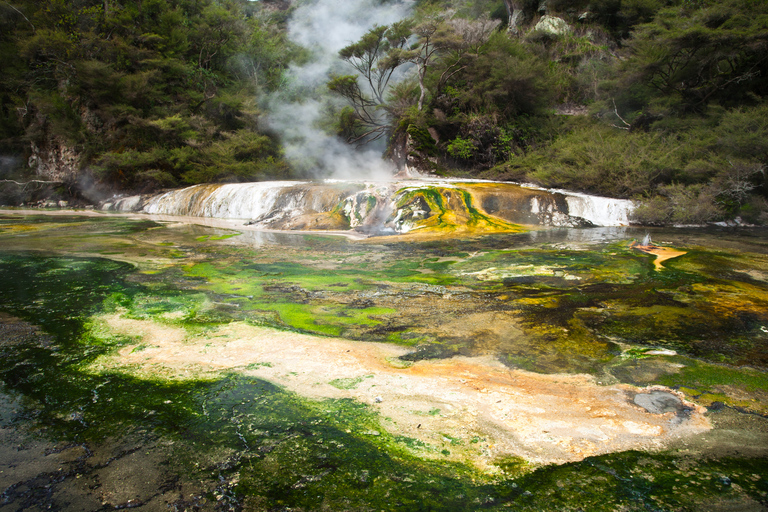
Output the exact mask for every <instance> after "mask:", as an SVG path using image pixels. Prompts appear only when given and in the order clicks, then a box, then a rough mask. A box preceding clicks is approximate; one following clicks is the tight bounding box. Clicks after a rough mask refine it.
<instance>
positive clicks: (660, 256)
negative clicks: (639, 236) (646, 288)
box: [630, 242, 687, 270]
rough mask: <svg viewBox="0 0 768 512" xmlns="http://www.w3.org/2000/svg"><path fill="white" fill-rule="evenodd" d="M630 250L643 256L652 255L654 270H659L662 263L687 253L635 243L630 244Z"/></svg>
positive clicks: (670, 248)
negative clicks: (653, 257)
mask: <svg viewBox="0 0 768 512" xmlns="http://www.w3.org/2000/svg"><path fill="white" fill-rule="evenodd" d="M630 247H631V248H633V249H635V250H637V251H640V252H644V253H645V254H652V255H653V256H656V259H655V260H653V265H654V267H655V269H656V270H661V269H662V268H664V267H663V265H662V263H664V262H665V261H667V260H671V259H672V258H677V257H678V256H682V255H684V254H686V253H687V251H681V250H679V249H674V248H672V247H659V246H658V245H642V244H639V243H637V242H632V244H631V245H630Z"/></svg>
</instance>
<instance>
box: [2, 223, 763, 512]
mask: <svg viewBox="0 0 768 512" xmlns="http://www.w3.org/2000/svg"><path fill="white" fill-rule="evenodd" d="M647 234H650V235H651V237H652V240H653V242H654V243H655V244H656V245H657V246H658V247H665V248H674V249H676V250H677V251H679V253H675V254H674V256H675V257H673V258H670V259H667V260H666V261H664V262H663V263H660V264H659V265H655V264H654V260H655V256H654V255H652V254H647V253H644V252H641V251H639V250H637V248H636V247H633V246H632V243H633V242H636V241H639V240H642V239H643V238H644V237H645V236H646V235H647ZM0 353H1V356H0V386H1V387H0V438H2V442H1V443H0V511H2V512H5V511H16V510H73V511H74V510H77V511H91V510H93V511H96V510H116V509H126V508H136V509H138V510H176V511H180V510H253V511H262V510H263V511H267V510H269V511H272V510H275V511H277V510H281V511H282V510H285V511H288V510H292V511H314V510H333V511H358V510H360V511H363V510H365V511H368V510H375V511H379V510H386V511H389V510H403V511H415V510H431V511H439V510H446V511H465V510H466V511H475V510H591V511H599V510H606V511H609V510H610V511H614V510H623V511H624V510H643V511H645V510H755V511H757V510H766V506H767V505H768V378H767V377H766V369H768V233H767V232H766V231H765V230H758V229H742V230H733V229H725V228H722V229H719V230H702V229H674V230H661V229H659V230H646V229H642V230H641V229H636V228H629V227H612V228H549V229H540V230H534V231H530V232H522V233H497V234H492V235H486V236H481V235H479V234H471V233H469V234H467V233H465V234H463V235H461V236H446V237H431V238H429V237H428V238H423V239H419V238H413V237H410V238H409V237H408V236H405V235H403V236H391V237H370V238H366V239H362V240H353V239H350V238H346V237H340V236H327V235H323V234H306V233H288V232H267V231H258V230H248V229H244V228H238V227H237V226H235V225H234V224H233V226H232V227H231V228H229V229H227V228H225V227H214V226H210V225H209V226H205V225H200V224H197V223H190V222H183V221H179V220H173V219H168V218H166V219H164V220H158V219H155V218H152V217H150V216H147V215H123V214H91V215H85V214H84V213H82V212H81V213H78V212H70V213H59V214H56V215H48V214H43V213H30V212H21V211H14V210H3V211H2V212H1V213H0Z"/></svg>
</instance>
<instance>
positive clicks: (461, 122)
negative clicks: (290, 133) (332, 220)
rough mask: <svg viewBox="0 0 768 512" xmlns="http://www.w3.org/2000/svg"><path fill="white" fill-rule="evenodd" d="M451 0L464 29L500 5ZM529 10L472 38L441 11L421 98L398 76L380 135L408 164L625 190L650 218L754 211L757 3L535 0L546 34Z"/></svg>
mask: <svg viewBox="0 0 768 512" xmlns="http://www.w3.org/2000/svg"><path fill="white" fill-rule="evenodd" d="M442 3H443V2H431V3H427V2H422V3H421V8H420V9H419V10H418V11H417V14H416V16H415V19H416V20H417V21H418V20H420V19H423V18H425V17H428V16H429V13H430V12H431V11H430V9H431V8H433V7H434V6H435V5H437V4H442ZM512 3H513V4H514V3H515V2H512ZM451 4H452V7H454V8H458V11H457V12H458V14H457V15H456V16H467V17H469V18H472V19H474V20H475V21H468V20H463V23H464V26H468V25H471V24H472V23H475V24H477V23H479V22H480V21H481V20H482V19H483V18H482V16H484V15H487V14H489V13H491V14H492V15H493V16H494V17H496V18H499V19H504V16H503V13H504V12H506V11H504V9H502V7H503V4H502V2H498V3H497V4H498V5H497V4H495V3H493V2H480V3H478V4H477V5H475V4H474V3H473V4H472V5H473V7H474V9H470V8H469V7H468V5H469V4H467V3H465V2H458V1H454V2H452V3H451ZM534 4H535V3H533V4H531V5H528V3H526V2H518V3H517V4H516V5H520V6H521V9H523V10H525V9H533V11H535V10H536V5H534ZM478 6H480V7H481V8H480V10H479V12H478V10H477V7H478ZM500 13H501V14H500ZM543 14H545V12H544V11H543V10H540V11H537V12H528V13H527V14H526V16H523V17H521V18H520V19H525V20H527V22H526V23H527V25H526V27H525V30H524V31H523V32H522V33H521V32H520V31H519V30H517V34H516V35H511V34H510V33H508V32H506V31H504V30H499V31H497V32H496V33H494V34H492V35H490V36H489V37H485V38H483V40H482V41H481V42H480V43H479V44H477V43H476V44H475V45H474V46H472V42H471V41H470V37H471V35H470V34H471V31H467V30H464V31H462V29H461V28H460V27H461V23H462V20H459V19H457V18H456V17H454V18H451V19H449V18H445V19H444V21H443V23H444V24H446V25H447V26H448V27H449V28H450V27H452V28H453V30H454V32H455V33H456V35H457V37H458V39H459V40H462V39H463V43H460V44H454V45H452V46H450V47H446V48H444V49H443V51H441V52H439V54H438V56H437V58H434V59H433V60H432V63H431V65H430V67H429V69H427V70H426V76H425V77H424V78H423V82H424V83H426V84H427V89H428V91H429V95H428V98H427V101H426V102H425V104H424V105H421V103H422V102H421V101H419V102H418V105H417V101H416V94H417V93H416V91H417V89H416V88H415V87H411V88H410V89H408V88H406V87H402V86H401V87H400V88H399V89H397V90H394V91H393V94H392V98H391V100H390V106H392V107H394V108H390V113H391V114H392V115H393V120H392V123H391V126H392V128H391V129H392V131H393V132H394V134H395V136H394V137H393V138H392V144H395V145H397V144H403V141H404V140H406V139H405V138H404V137H402V136H400V137H398V134H401V133H407V134H408V135H410V136H411V137H410V146H409V148H408V154H409V158H410V161H411V164H413V165H415V166H416V167H419V168H421V169H423V170H428V171H431V172H437V173H438V174H447V175H450V174H457V173H458V174H462V175H479V176H482V177H487V178H502V179H513V180H521V181H528V182H535V183H539V184H541V185H545V186H553V187H566V188H570V189H575V190H581V191H586V192H592V193H597V194H602V195H607V196H614V197H626V198H634V199H637V200H639V201H640V203H641V206H640V208H639V209H638V210H637V213H636V219H637V220H638V221H641V222H646V223H652V224H655V223H659V224H666V223H704V222H710V221H717V220H724V219H729V218H734V217H736V216H740V217H742V218H743V219H744V220H745V221H747V222H758V223H760V222H765V221H766V220H768V202H767V201H766V197H768V181H766V173H765V170H766V164H768V151H766V142H765V141H766V140H768V124H767V122H766V119H768V116H767V115H766V114H768V105H767V104H766V100H765V98H766V94H768V81H767V78H766V77H768V59H766V57H765V55H766V54H768V7H767V6H766V5H765V3H764V2H754V1H749V0H730V1H727V2H710V1H706V0H702V1H695V2H694V1H688V0H679V1H667V2H661V1H657V0H623V1H622V0H606V1H597V2H594V1H593V2H548V3H547V5H546V15H547V16H549V17H553V16H554V17H558V18H560V20H561V21H559V22H558V23H560V24H561V25H563V22H565V24H566V25H565V26H566V28H565V30H564V31H561V32H556V31H552V30H546V29H544V28H537V22H538V21H540V20H542V19H543V16H542V15H543ZM519 28H520V27H518V29H519ZM475 32H477V30H475ZM470 47H472V48H471V50H468V48H470ZM414 81H415V79H414ZM404 92H406V93H407V92H410V96H408V94H404ZM404 104H405V105H406V106H407V105H410V108H404V106H403V105H404ZM574 114H575V115H574ZM414 133H417V134H419V135H422V136H421V137H415V136H414ZM427 133H428V134H430V135H431V138H432V141H430V142H434V144H427V143H425V141H424V137H423V135H424V134H427ZM425 148H427V149H426V150H425Z"/></svg>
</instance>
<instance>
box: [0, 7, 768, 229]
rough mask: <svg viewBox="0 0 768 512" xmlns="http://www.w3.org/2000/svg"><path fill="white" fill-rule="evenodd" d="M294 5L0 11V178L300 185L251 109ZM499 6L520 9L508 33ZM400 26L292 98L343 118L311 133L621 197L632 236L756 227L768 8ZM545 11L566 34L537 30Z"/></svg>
mask: <svg viewBox="0 0 768 512" xmlns="http://www.w3.org/2000/svg"><path fill="white" fill-rule="evenodd" d="M291 3H293V4H295V5H297V6H298V5H303V4H302V3H301V2H276V1H262V2H248V1H247V0H224V1H221V0H144V1H138V0H134V1H128V0H121V1H118V0H69V1H66V0H55V1H53V2H46V3H45V4H40V3H39V2H32V1H29V0H19V1H15V2H0V49H1V50H2V51H0V65H1V66H2V69H3V73H2V75H1V76H0V151H1V152H2V156H4V157H5V156H7V155H11V156H13V157H16V158H15V159H8V158H4V159H3V161H2V162H0V163H2V165H3V166H4V168H2V169H0V172H2V173H3V174H4V175H3V176H0V179H2V178H12V177H15V176H18V177H19V179H21V178H24V179H29V177H30V173H32V172H33V171H34V170H37V171H38V174H39V175H40V176H43V177H45V173H42V172H41V169H42V168H43V167H44V166H42V167H41V162H42V163H46V161H45V159H46V155H48V161H47V163H48V164H50V165H48V171H47V172H48V174H50V168H51V167H55V166H56V165H64V164H63V162H64V161H65V160H66V158H65V156H66V154H74V155H75V157H74V159H72V158H70V161H69V163H68V164H67V165H70V166H73V167H76V168H77V170H76V172H75V173H74V174H76V175H78V176H82V175H83V174H90V175H92V176H93V177H94V178H95V179H96V180H97V181H100V182H103V183H108V184H111V185H116V186H118V187H120V188H122V189H134V190H137V189H143V190H149V189H156V188H158V187H170V186H180V185H184V184H188V183H199V182H211V181H245V180H259V179H274V178H289V177H293V176H296V175H297V172H298V171H296V170H295V169H292V168H291V166H290V164H288V163H287V162H286V161H285V160H284V159H283V156H282V155H283V152H282V146H281V141H280V140H279V139H278V138H277V136H276V135H274V134H270V133H267V132H265V131H264V130H263V129H262V128H261V125H260V124H259V118H260V116H261V114H262V112H261V111H260V109H259V107H258V105H260V104H261V102H260V100H262V99H263V98H265V97H266V96H265V95H266V94H268V93H269V92H271V91H275V90H285V85H286V83H285V81H286V75H285V74H284V71H285V70H286V69H287V67H288V66H289V65H290V64H291V63H295V62H301V61H302V59H306V55H307V49H302V48H298V47H296V46H295V45H294V44H293V43H291V42H290V41H289V40H288V38H287V35H286V34H287V31H286V27H285V20H286V19H287V18H288V17H289V16H290V15H291V9H292V7H291ZM510 6H512V7H513V8H514V9H519V10H521V12H522V13H523V15H521V16H518V17H516V18H515V20H516V21H515V27H514V30H511V31H508V30H507V29H506V23H507V22H508V21H509V20H510V19H511V17H510V16H509V14H510V13H509V8H510ZM515 6H516V7H515ZM412 14H413V16H412V17H411V18H409V19H408V20H404V21H403V22H401V23H399V24H395V25H392V26H378V27H375V28H374V29H372V30H371V31H370V32H369V33H368V34H366V36H364V37H363V38H362V39H360V40H359V41H357V42H351V44H350V45H349V46H348V47H346V48H344V49H343V50H342V51H341V52H340V58H341V59H342V60H343V61H346V63H345V64H346V65H347V68H346V69H345V68H344V67H343V66H337V67H336V68H335V69H334V71H333V73H334V75H333V76H329V82H328V86H327V87H319V88H318V89H317V90H314V91H311V92H309V93H308V94H310V95H312V97H313V98H315V99H317V98H321V99H322V97H323V96H326V97H327V96H331V97H336V98H337V99H342V100H344V101H346V102H347V106H346V107H341V106H337V107H333V108H329V109H328V111H327V112H326V113H325V116H326V117H325V119H324V120H323V121H322V124H323V126H324V127H325V128H324V129H326V130H329V131H333V130H335V132H336V133H337V134H338V135H340V136H341V137H342V138H346V139H347V140H349V141H351V142H354V143H356V144H359V143H361V142H365V141H369V140H372V139H376V138H379V137H383V136H387V137H389V140H390V142H389V152H388V154H389V155H391V156H393V157H396V159H399V161H398V163H401V164H402V163H403V161H402V160H403V159H405V158H407V159H408V163H409V164H410V165H411V166H412V167H416V168H419V169H421V170H422V171H429V172H435V173H438V174H443V175H463V176H470V175H471V176H478V177H484V178H494V179H511V180H520V181H527V182H535V183H538V184H541V185H544V186H553V187H565V188H570V189H576V190H581V191H585V192H591V193H597V194H602V195H607V196H615V197H626V198H633V199H638V200H640V201H641V203H642V205H641V207H640V208H639V209H638V211H637V220H639V221H641V222H646V223H662V224H663V223H702V222H709V221H717V220H725V219H729V218H734V217H737V216H740V217H741V218H742V219H744V220H745V221H748V222H756V223H765V222H766V221H767V220H768V213H767V212H768V199H767V198H768V181H767V180H766V164H768V143H766V140H768V121H766V119H768V116H766V114H768V105H767V104H766V95H768V58H766V55H768V4H766V3H765V2H762V1H759V0H725V1H719V2H715V1H714V0H593V1H587V0H578V1H565V0H551V1H549V2H547V3H546V5H545V7H540V6H539V3H538V2H530V1H511V2H510V1H507V2H504V1H502V0H481V1H476V2H468V1H466V0H431V1H427V0H423V1H419V2H416V4H415V8H414V10H413V13H412ZM544 16H546V17H548V18H549V19H550V20H551V18H552V17H556V18H558V19H559V20H560V21H557V23H556V24H555V25H558V24H559V25H560V26H562V27H564V29H563V30H561V31H559V32H558V31H552V30H546V29H544V28H536V27H537V23H538V22H539V21H541V20H542V19H544ZM545 21H546V20H545ZM500 22H502V23H501V25H498V24H499V23H500ZM329 29H330V28H329ZM305 93H306V91H305ZM322 101H327V102H328V104H331V103H332V101H331V100H327V99H322ZM331 117H335V121H334V120H331V119H330V118H331ZM67 151H69V153H67ZM50 155H58V160H56V159H53V160H51V157H50ZM398 155H399V156H398ZM30 157H33V158H32V163H33V164H34V165H32V168H29V167H28V166H27V165H26V163H27V162H28V161H29V159H30ZM35 158H37V160H35ZM9 162H10V163H15V164H17V165H16V170H17V171H19V170H20V169H22V168H24V169H26V170H25V171H24V172H25V173H26V174H27V176H26V177H24V176H23V174H24V173H16V174H13V173H9V170H8V167H9V166H8V165H7V164H8V163H9ZM22 164H24V165H22ZM65 167H66V165H65ZM57 179H58V181H66V179H62V178H61V177H59V178H57ZM68 179H69V180H70V181H74V178H72V177H70V178H68Z"/></svg>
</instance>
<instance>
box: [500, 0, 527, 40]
mask: <svg viewBox="0 0 768 512" xmlns="http://www.w3.org/2000/svg"><path fill="white" fill-rule="evenodd" d="M504 6H505V7H506V8H507V16H508V17H509V20H508V26H507V30H508V31H509V32H511V33H512V34H515V35H517V34H519V33H520V25H521V24H522V22H523V2H522V1H521V0H504Z"/></svg>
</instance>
